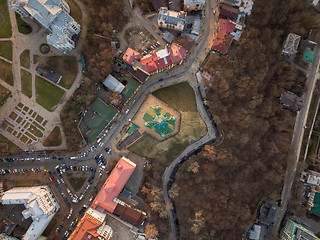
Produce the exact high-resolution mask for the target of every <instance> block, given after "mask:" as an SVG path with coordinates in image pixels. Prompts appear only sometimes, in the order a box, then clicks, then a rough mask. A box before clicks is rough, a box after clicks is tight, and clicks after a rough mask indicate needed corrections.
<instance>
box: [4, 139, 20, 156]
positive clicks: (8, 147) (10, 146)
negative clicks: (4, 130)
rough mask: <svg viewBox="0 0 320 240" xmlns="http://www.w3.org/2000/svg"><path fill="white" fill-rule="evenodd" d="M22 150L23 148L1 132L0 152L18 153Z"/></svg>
mask: <svg viewBox="0 0 320 240" xmlns="http://www.w3.org/2000/svg"><path fill="white" fill-rule="evenodd" d="M20 150H21V149H20V148H19V147H18V146H17V145H15V144H14V143H13V142H11V141H10V140H9V139H7V138H6V137H5V136H3V135H2V134H0V153H4V154H7V153H9V154H18V153H19V151H20Z"/></svg>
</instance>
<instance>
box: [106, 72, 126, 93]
mask: <svg viewBox="0 0 320 240" xmlns="http://www.w3.org/2000/svg"><path fill="white" fill-rule="evenodd" d="M103 85H104V86H106V87H107V88H109V89H110V90H111V91H113V92H116V93H121V92H122V91H123V90H124V88H125V86H124V85H123V84H122V83H121V82H119V81H118V79H116V78H115V77H114V76H112V75H111V74H109V75H108V77H107V78H106V79H105V80H104V81H103Z"/></svg>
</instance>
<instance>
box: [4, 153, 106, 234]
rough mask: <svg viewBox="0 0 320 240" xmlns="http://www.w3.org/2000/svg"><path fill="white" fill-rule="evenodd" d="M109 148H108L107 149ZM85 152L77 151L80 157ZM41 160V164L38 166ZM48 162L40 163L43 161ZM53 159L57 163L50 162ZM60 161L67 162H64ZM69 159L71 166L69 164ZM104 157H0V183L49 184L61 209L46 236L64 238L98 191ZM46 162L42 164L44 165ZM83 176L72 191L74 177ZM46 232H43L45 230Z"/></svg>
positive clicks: (6, 186)
mask: <svg viewBox="0 0 320 240" xmlns="http://www.w3.org/2000/svg"><path fill="white" fill-rule="evenodd" d="M110 151H111V150H110V149H109V152H110ZM86 155H87V153H81V154H79V156H80V157H84V156H86ZM40 161H41V162H42V164H41V165H42V167H32V166H37V165H38V164H36V163H38V162H39V163H40ZM44 161H45V162H46V163H48V164H43V162H44ZM52 162H53V163H54V162H56V163H59V164H57V165H52ZM62 162H68V163H69V164H68V165H67V164H65V163H62ZM70 162H72V165H71V164H70ZM106 164H107V160H106V159H105V158H104V157H103V156H102V154H101V155H99V156H96V159H95V160H91V161H86V160H82V161H79V160H75V161H73V160H70V158H69V157H66V156H63V155H56V156H52V155H51V156H49V155H39V156H38V155H31V156H30V155H27V154H26V155H25V156H23V155H20V157H19V158H14V157H13V158H2V159H0V182H1V181H3V182H4V187H5V188H4V190H7V189H11V188H13V187H27V186H37V185H49V186H50V188H51V190H52V192H53V193H54V195H55V198H56V199H57V201H58V203H59V205H60V210H59V211H58V214H57V215H56V216H55V218H54V219H53V220H52V221H51V223H50V224H51V225H52V226H51V225H50V224H49V226H48V229H49V228H50V229H51V230H50V229H49V230H50V232H49V233H48V237H49V239H57V238H58V237H59V239H61V238H62V239H67V237H68V236H69V235H70V233H71V232H72V231H73V230H74V228H75V227H76V225H77V223H78V221H79V219H81V217H82V216H83V214H84V212H85V210H86V209H87V207H88V206H89V205H91V202H92V201H93V199H94V197H95V195H96V192H97V189H96V187H97V182H98V181H99V178H101V177H102V174H103V172H105V168H106V167H105V165H106ZM43 165H45V167H43ZM78 178H81V179H83V181H82V182H80V184H81V186H80V187H79V189H77V191H75V190H74V187H73V182H72V181H75V179H78ZM45 233H46V232H45Z"/></svg>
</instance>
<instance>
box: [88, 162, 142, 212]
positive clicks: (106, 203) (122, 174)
mask: <svg viewBox="0 0 320 240" xmlns="http://www.w3.org/2000/svg"><path fill="white" fill-rule="evenodd" d="M135 168H136V164H135V163H133V162H131V161H130V160H129V159H127V158H125V157H122V158H121V159H120V160H119V162H118V163H117V165H116V166H115V167H114V169H113V170H112V172H111V174H110V176H109V177H108V179H107V180H106V182H105V184H104V185H103V187H102V188H101V190H100V191H99V193H98V195H97V196H96V198H95V199H94V201H93V203H92V205H91V208H93V209H96V207H97V206H100V207H102V208H104V209H105V210H107V211H108V212H110V213H113V211H114V209H115V208H116V206H117V203H115V202H114V201H113V200H114V199H115V198H116V197H117V196H118V195H119V193H120V192H121V190H122V189H123V187H124V185H125V184H126V183H127V181H128V180H129V178H130V176H131V174H132V173H133V171H134V169H135Z"/></svg>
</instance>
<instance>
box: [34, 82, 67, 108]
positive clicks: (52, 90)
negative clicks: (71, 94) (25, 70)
mask: <svg viewBox="0 0 320 240" xmlns="http://www.w3.org/2000/svg"><path fill="white" fill-rule="evenodd" d="M36 94H37V96H36V101H37V103H39V104H40V105H41V106H42V107H44V108H45V109H47V110H48V111H53V110H54V108H55V107H56V106H57V105H58V104H59V102H60V100H61V98H62V97H63V95H64V94H65V91H63V90H62V89H61V88H59V87H57V86H55V85H53V84H52V83H49V82H48V81H46V80H45V79H43V78H42V77H39V76H36Z"/></svg>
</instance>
